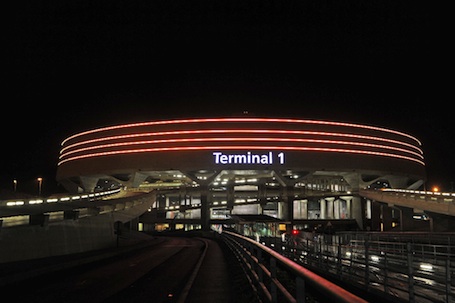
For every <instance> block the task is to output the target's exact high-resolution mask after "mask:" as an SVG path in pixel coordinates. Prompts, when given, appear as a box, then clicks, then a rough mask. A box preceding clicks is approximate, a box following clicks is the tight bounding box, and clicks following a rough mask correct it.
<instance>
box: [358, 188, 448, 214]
mask: <svg viewBox="0 0 455 303" xmlns="http://www.w3.org/2000/svg"><path fill="white" fill-rule="evenodd" d="M359 195H360V196H362V197H365V198H367V199H371V200H375V201H378V202H384V203H388V204H393V205H394V206H404V207H409V208H413V209H416V210H420V211H428V212H432V213H436V214H442V215H448V216H455V194H453V193H439V192H428V191H414V190H400V189H383V190H371V189H361V190H359Z"/></svg>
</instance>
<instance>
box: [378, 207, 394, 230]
mask: <svg viewBox="0 0 455 303" xmlns="http://www.w3.org/2000/svg"><path fill="white" fill-rule="evenodd" d="M381 214H382V231H389V230H392V222H393V220H392V208H391V207H389V206H388V205H387V204H382V205H381Z"/></svg>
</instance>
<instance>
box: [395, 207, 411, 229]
mask: <svg viewBox="0 0 455 303" xmlns="http://www.w3.org/2000/svg"><path fill="white" fill-rule="evenodd" d="M395 207H396V208H397V209H398V210H399V212H400V231H412V230H413V229H414V218H413V216H414V209H413V208H409V207H404V206H395Z"/></svg>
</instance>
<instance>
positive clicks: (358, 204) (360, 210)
mask: <svg viewBox="0 0 455 303" xmlns="http://www.w3.org/2000/svg"><path fill="white" fill-rule="evenodd" d="M364 210H365V208H364V207H363V206H362V199H361V198H360V197H356V196H353V197H352V202H351V212H352V218H353V219H355V220H356V221H357V224H358V225H359V227H360V229H363V219H364V213H365V212H364Z"/></svg>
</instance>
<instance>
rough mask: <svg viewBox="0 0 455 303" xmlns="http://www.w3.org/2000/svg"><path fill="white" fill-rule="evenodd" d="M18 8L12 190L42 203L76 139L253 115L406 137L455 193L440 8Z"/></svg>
mask: <svg viewBox="0 0 455 303" xmlns="http://www.w3.org/2000/svg"><path fill="white" fill-rule="evenodd" d="M19 2H20V4H18V5H17V7H15V8H12V9H11V10H10V13H9V14H8V15H9V16H8V18H7V19H6V21H7V22H6V26H5V29H6V34H5V36H4V37H3V39H2V40H3V41H4V42H6V43H3V50H6V55H4V56H3V59H4V60H3V62H4V64H3V68H2V69H1V70H2V71H1V72H2V74H3V77H2V78H3V79H7V80H5V81H3V86H4V89H3V90H2V91H3V93H4V94H6V98H4V99H3V98H2V99H3V102H2V104H3V110H2V113H3V115H2V119H1V120H2V122H1V127H2V130H3V145H2V146H3V148H2V158H1V162H0V163H1V170H0V188H12V180H13V179H14V178H17V179H18V181H19V182H20V183H19V184H20V186H22V190H23V191H34V190H36V178H37V177H39V176H42V177H43V178H44V182H43V192H45V193H51V192H52V191H54V190H56V186H57V185H56V181H55V171H56V163H57V158H58V153H59V144H60V142H61V141H62V140H63V139H64V138H66V137H67V136H70V135H72V134H74V133H76V132H80V131H84V130H87V129H90V128H96V127H101V126H106V125H112V124H119V123H125V122H139V121H146V120H155V119H165V118H173V117H185V118H186V117H207V116H208V117H213V116H226V115H228V116H232V115H237V114H240V113H242V112H243V111H245V110H247V111H249V112H250V113H251V114H252V115H257V116H262V115H264V116H271V115H272V116H280V117H299V118H308V119H330V120H337V121H346V122H356V123H367V124H371V125H378V126H383V127H388V128H392V129H397V130H401V131H405V132H408V133H410V134H412V135H414V136H416V137H418V138H419V139H421V141H422V142H423V149H424V152H425V156H426V162H427V173H428V179H429V185H433V184H439V185H440V186H442V187H445V188H446V189H447V190H448V189H450V181H453V180H454V181H455V171H454V169H455V158H454V157H453V156H452V154H453V150H454V148H455V138H454V137H453V131H454V127H453V126H452V125H453V124H454V122H455V121H454V115H453V109H451V108H450V106H451V103H452V102H453V98H452V97H451V96H452V95H453V93H452V91H451V87H450V85H449V79H450V78H449V77H451V76H450V75H451V74H452V73H453V69H452V68H450V65H451V64H452V61H453V60H452V59H450V60H449V55H448V54H449V52H450V49H449V43H448V42H449V40H450V39H449V38H450V37H451V36H449V30H448V28H449V26H448V24H449V22H448V21H447V20H448V18H446V17H448V14H449V13H448V12H449V10H448V9H447V10H446V9H444V7H442V6H441V4H439V6H438V7H437V8H434V7H432V6H428V3H424V2H418V1H417V2H410V1H396V0H392V1H365V0H362V1H343V0H342V1H267V0H265V1H264V0H262V1H259V0H258V1H249V0H239V1H236V0H223V1H213V0H206V1H197V0H195V1H183V0H154V1H148V0H147V1H145V0H143V1H61V0H58V1H57V0H56V1H49V0H42V1H39V0H34V1H31V0H30V1H19ZM444 15H446V16H444ZM450 35H451V33H450ZM446 71H448V75H449V76H448V75H447V74H446ZM450 84H451V82H450ZM22 184H23V185H22ZM27 184H28V185H27ZM19 189H21V188H19Z"/></svg>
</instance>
